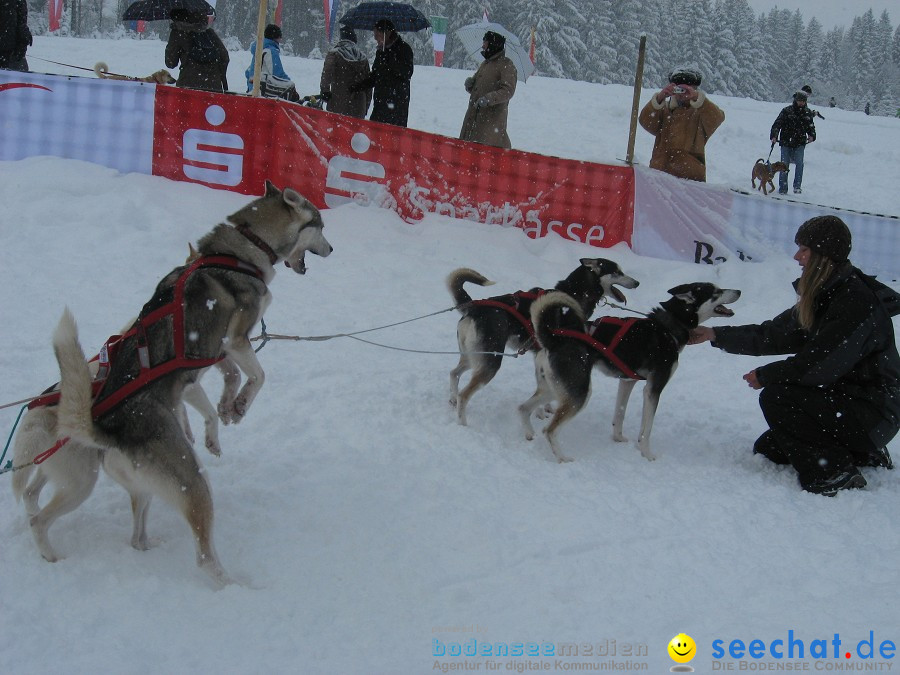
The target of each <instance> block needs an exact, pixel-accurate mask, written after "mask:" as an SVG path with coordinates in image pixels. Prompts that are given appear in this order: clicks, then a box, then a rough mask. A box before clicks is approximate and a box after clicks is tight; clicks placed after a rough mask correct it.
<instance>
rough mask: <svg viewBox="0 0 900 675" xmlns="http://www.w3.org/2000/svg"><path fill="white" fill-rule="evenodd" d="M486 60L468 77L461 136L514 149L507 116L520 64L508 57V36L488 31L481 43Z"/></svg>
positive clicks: (467, 139) (482, 53) (469, 139)
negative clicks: (507, 128)
mask: <svg viewBox="0 0 900 675" xmlns="http://www.w3.org/2000/svg"><path fill="white" fill-rule="evenodd" d="M481 55H482V56H483V57H484V61H483V62H482V64H481V65H480V66H478V70H476V71H475V75H473V76H472V77H467V78H466V83H465V87H466V91H467V92H469V108H468V110H466V116H465V118H464V119H463V124H462V130H461V131H460V132H459V137H460V138H461V139H462V140H464V141H473V142H475V143H483V144H485V145H494V146H496V147H498V148H510V147H512V144H511V143H510V142H509V134H507V132H506V119H507V114H508V113H509V101H510V99H511V98H512V97H513V95H514V94H515V93H516V79H517V74H516V66H515V64H514V63H513V62H512V61H511V60H510V59H509V58H507V56H506V38H505V37H503V36H502V35H500V34H499V33H494V32H493V31H488V32H487V33H485V34H484V40H483V42H482V43H481Z"/></svg>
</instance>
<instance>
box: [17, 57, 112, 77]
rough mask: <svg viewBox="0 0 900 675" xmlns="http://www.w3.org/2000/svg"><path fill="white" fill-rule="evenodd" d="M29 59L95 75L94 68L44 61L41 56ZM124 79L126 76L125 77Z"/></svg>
mask: <svg viewBox="0 0 900 675" xmlns="http://www.w3.org/2000/svg"><path fill="white" fill-rule="evenodd" d="M28 58H29V59H34V60H35V61H43V62H44V63H53V64H55V65H57V66H65V67H66V68H75V69H76V70H86V71H88V72H89V73H93V72H94V69H93V68H85V67H84V66H73V65H72V64H71V63H60V62H59V61H51V60H50V59H42V58H41V57H40V56H32V55H31V54H29V55H28ZM108 74H109V75H116V74H117V73H108ZM123 77H124V76H123Z"/></svg>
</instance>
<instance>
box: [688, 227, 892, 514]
mask: <svg viewBox="0 0 900 675" xmlns="http://www.w3.org/2000/svg"><path fill="white" fill-rule="evenodd" d="M794 242H795V243H796V244H797V246H798V249H797V253H796V254H794V260H796V261H797V262H798V263H799V264H800V267H801V268H803V272H802V274H801V275H800V279H799V280H798V281H796V282H795V289H796V291H797V295H798V299H797V304H796V305H794V306H793V307H792V308H790V309H788V310H786V311H785V312H782V313H781V314H779V315H778V316H776V317H775V318H774V319H772V320H770V321H766V322H764V323H762V324H760V325H747V326H723V327H718V328H708V327H699V328H696V329H695V330H694V331H693V333H692V339H691V342H690V343H691V344H699V343H701V342H706V341H710V342H711V343H712V346H714V347H718V348H719V349H722V350H724V351H726V352H730V353H732V354H747V355H752V356H769V355H773V354H791V355H792V356H789V357H788V358H786V359H784V360H781V361H775V362H773V363H769V364H767V365H764V366H760V367H759V368H756V369H754V370H751V371H750V372H749V373H747V374H746V375H744V380H746V382H747V384H749V385H750V387H752V388H753V389H761V390H762V391H761V392H760V396H759V404H760V407H761V408H762V412H763V415H764V416H765V418H766V422H767V423H768V425H769V430H768V431H766V432H765V433H764V434H763V435H762V436H760V437H759V438H758V439H757V441H756V443H755V444H754V446H753V451H754V452H755V453H758V454H761V455H764V456H765V457H767V458H768V459H770V460H771V461H773V462H775V463H777V464H791V465H792V466H793V467H794V468H795V469H796V470H797V475H798V478H799V480H800V486H801V487H802V488H803V489H804V490H807V491H808V492H813V493H816V494H821V495H827V496H834V495H835V494H836V493H837V492H838V491H839V490H843V489H848V488H861V487H865V485H866V479H865V478H864V477H863V475H862V474H861V473H860V471H859V468H858V467H861V466H883V467H886V468H892V465H891V458H890V455H889V454H888V451H887V447H886V445H887V443H888V441H890V440H891V439H892V438H893V437H894V436H895V435H896V433H897V431H898V427H900V356H898V353H897V347H896V344H895V341H894V326H893V324H892V322H891V316H894V315H896V314H898V313H900V295H898V294H897V293H895V292H894V291H892V290H891V289H890V288H888V287H887V286H885V285H884V284H882V283H880V282H878V281H876V280H875V279H874V278H872V277H869V276H866V275H865V274H863V273H862V272H861V271H859V270H858V269H856V268H855V267H853V265H852V264H851V263H850V261H849V260H848V256H849V254H850V247H851V237H850V230H849V229H848V228H847V225H846V224H845V223H844V221H842V220H841V219H840V218H838V217H836V216H818V217H816V218H812V219H810V220H808V221H806V222H805V223H803V225H801V226H800V229H799V230H797V234H796V236H795V237H794Z"/></svg>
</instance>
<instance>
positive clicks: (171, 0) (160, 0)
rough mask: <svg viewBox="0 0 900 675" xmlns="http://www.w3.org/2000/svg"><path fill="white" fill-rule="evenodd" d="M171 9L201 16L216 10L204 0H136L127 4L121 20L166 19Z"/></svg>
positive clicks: (214, 12)
mask: <svg viewBox="0 0 900 675" xmlns="http://www.w3.org/2000/svg"><path fill="white" fill-rule="evenodd" d="M173 9H181V10H184V11H186V12H191V13H193V14H200V15H202V16H215V14H216V10H215V9H214V8H213V6H212V5H210V4H209V3H208V2H206V0H138V1H137V2H135V3H132V4H131V5H129V6H128V9H126V10H125V13H124V14H123V15H122V20H123V21H167V20H168V19H169V13H170V12H171V11H172V10H173Z"/></svg>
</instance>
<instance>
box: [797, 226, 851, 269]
mask: <svg viewBox="0 0 900 675" xmlns="http://www.w3.org/2000/svg"><path fill="white" fill-rule="evenodd" d="M794 243H795V244H797V246H806V247H808V248H810V249H811V250H813V251H815V252H816V253H820V254H822V255H823V256H825V257H826V258H828V259H830V260H834V261H835V262H844V261H845V260H847V258H848V257H849V256H850V248H851V245H852V241H851V237H850V228H848V227H847V224H846V223H845V222H844V221H843V220H841V219H840V218H838V217H837V216H816V217H815V218H810V219H809V220H807V221H806V222H805V223H803V224H802V225H801V226H800V229H799V230H797V234H796V235H795V236H794Z"/></svg>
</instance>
